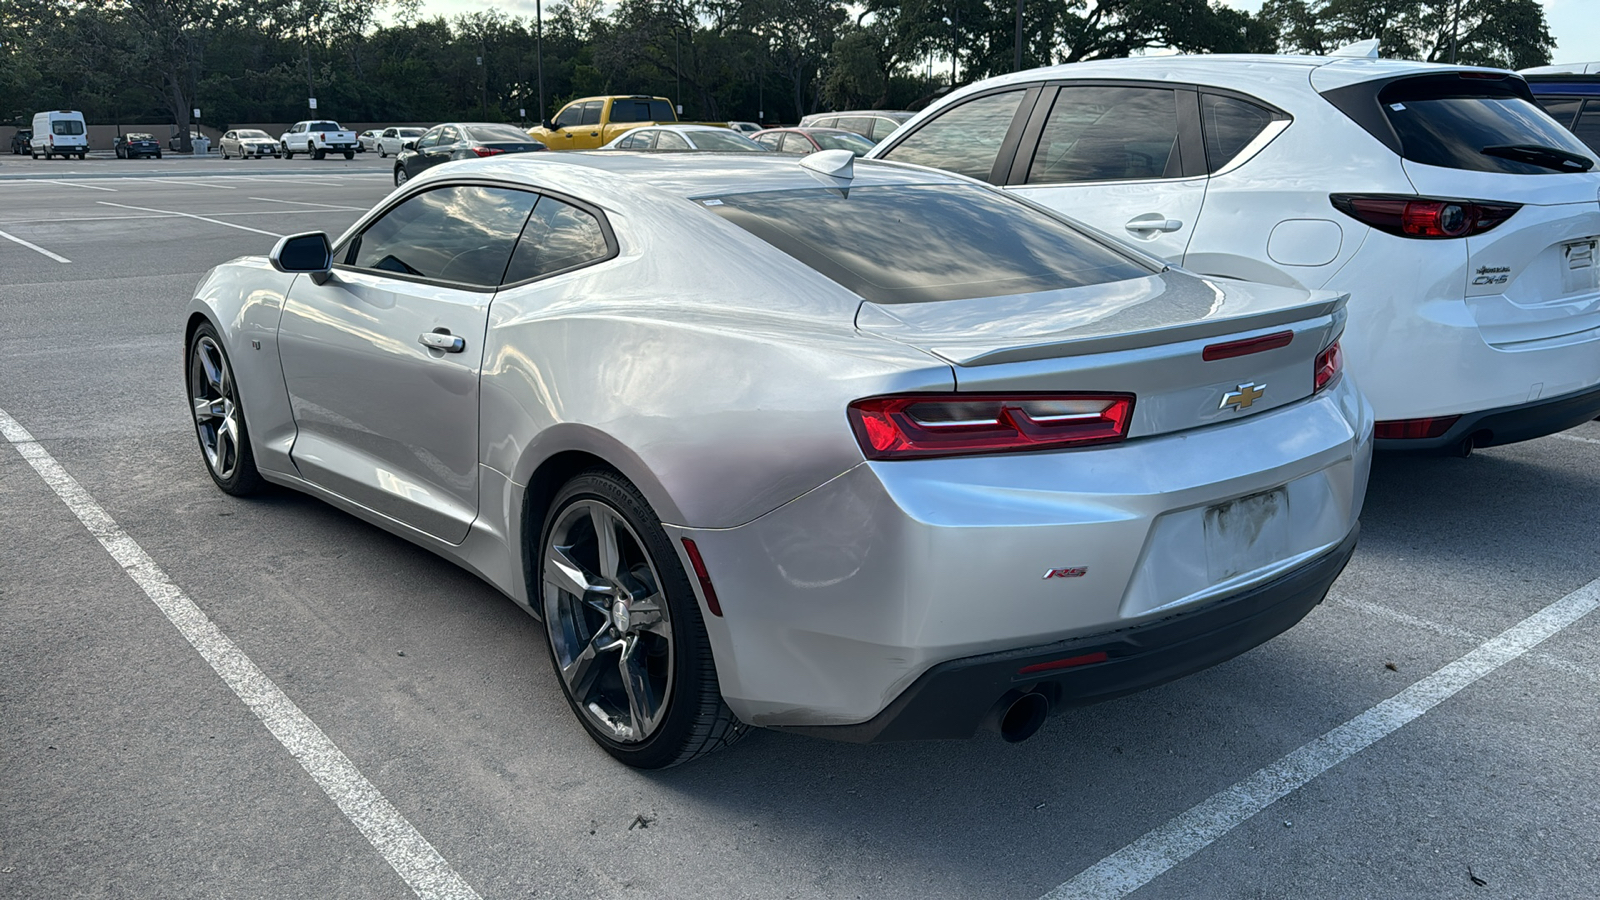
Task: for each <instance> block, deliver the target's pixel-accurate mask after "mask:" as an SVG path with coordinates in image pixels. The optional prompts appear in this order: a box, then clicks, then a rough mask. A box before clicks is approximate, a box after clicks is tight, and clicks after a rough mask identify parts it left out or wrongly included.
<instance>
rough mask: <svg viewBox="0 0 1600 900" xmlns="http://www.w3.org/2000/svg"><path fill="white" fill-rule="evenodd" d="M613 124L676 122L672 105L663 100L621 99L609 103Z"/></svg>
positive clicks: (676, 118)
mask: <svg viewBox="0 0 1600 900" xmlns="http://www.w3.org/2000/svg"><path fill="white" fill-rule="evenodd" d="M611 121H613V122H676V121H678V117H677V116H676V115H674V114H673V112H672V104H670V103H668V102H667V101H665V100H649V99H638V100H636V99H633V98H631V97H629V98H623V99H620V100H613V101H611Z"/></svg>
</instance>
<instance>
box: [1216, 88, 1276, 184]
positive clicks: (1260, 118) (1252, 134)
mask: <svg viewBox="0 0 1600 900" xmlns="http://www.w3.org/2000/svg"><path fill="white" fill-rule="evenodd" d="M1277 118H1279V115H1278V114H1277V113H1275V112H1273V111H1272V110H1270V109H1267V108H1266V107H1264V106H1260V105H1257V104H1255V103H1251V102H1250V101H1248V100H1240V99H1239V98H1237V97H1223V96H1221V95H1218V94H1202V95H1201V97H1200V127H1201V128H1202V129H1204V130H1205V133H1206V171H1208V172H1215V171H1217V170H1218V169H1220V168H1222V167H1223V166H1225V165H1227V164H1228V163H1230V162H1232V161H1233V158H1234V157H1236V156H1238V155H1239V151H1241V150H1243V149H1244V148H1245V147H1246V146H1248V145H1249V144H1250V142H1251V141H1253V140H1255V139H1256V135H1258V134H1260V133H1261V132H1262V131H1264V130H1265V129H1266V127H1267V126H1268V125H1271V124H1272V122H1273V120H1275V119H1277Z"/></svg>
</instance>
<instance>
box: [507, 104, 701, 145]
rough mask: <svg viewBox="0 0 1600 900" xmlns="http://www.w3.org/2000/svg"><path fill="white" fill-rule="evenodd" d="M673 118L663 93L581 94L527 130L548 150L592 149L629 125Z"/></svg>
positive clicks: (650, 123) (608, 140) (635, 125)
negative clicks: (613, 95)
mask: <svg viewBox="0 0 1600 900" xmlns="http://www.w3.org/2000/svg"><path fill="white" fill-rule="evenodd" d="M677 121H678V116H677V114H676V113H675V112H674V111H673V109H672V101H670V100H668V99H667V98H665V97H645V96H638V95H634V96H627V97H620V96H619V97H584V98H583V99H581V100H574V101H572V102H571V103H568V104H567V105H566V106H563V107H561V112H558V113H556V117H555V120H554V121H547V122H545V123H544V124H543V125H540V126H536V127H534V128H530V129H528V134H529V135H530V136H532V137H533V138H534V139H535V140H537V141H540V142H541V143H543V144H544V145H545V146H546V147H548V148H550V149H551V150H593V149H595V148H596V147H603V146H605V145H606V144H608V143H610V142H611V140H612V139H613V138H615V137H616V136H617V135H619V134H622V133H623V132H625V131H628V130H629V129H633V128H638V127H640V126H642V125H670V124H672V123H674V122H677Z"/></svg>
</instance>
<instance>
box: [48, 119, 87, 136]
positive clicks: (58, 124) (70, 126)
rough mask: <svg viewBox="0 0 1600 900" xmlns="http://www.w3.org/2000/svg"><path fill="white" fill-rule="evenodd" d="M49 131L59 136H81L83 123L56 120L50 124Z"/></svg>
mask: <svg viewBox="0 0 1600 900" xmlns="http://www.w3.org/2000/svg"><path fill="white" fill-rule="evenodd" d="M50 131H51V132H53V133H55V134H61V135H72V134H83V123H82V122H79V121H77V120H76V119H58V120H56V121H54V122H51V123H50Z"/></svg>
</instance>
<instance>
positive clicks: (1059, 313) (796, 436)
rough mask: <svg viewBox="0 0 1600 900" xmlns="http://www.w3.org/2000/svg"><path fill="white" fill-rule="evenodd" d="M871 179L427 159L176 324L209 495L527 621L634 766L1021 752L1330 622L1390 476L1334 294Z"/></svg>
mask: <svg viewBox="0 0 1600 900" xmlns="http://www.w3.org/2000/svg"><path fill="white" fill-rule="evenodd" d="M852 160H853V157H852V155H851V154H850V153H849V151H826V152H823V153H818V154H815V155H813V156H810V157H807V158H804V159H801V160H796V159H795V158H793V157H784V156H780V155H778V154H766V153H751V154H748V155H744V156H704V157H701V156H695V155H671V154H668V155H654V154H627V153H562V154H554V153H538V154H524V155H519V156H500V157H492V158H488V159H483V160H472V161H466V162H457V163H446V164H443V165H440V166H437V167H435V168H432V169H430V170H428V171H427V172H426V173H424V174H422V175H420V176H418V177H417V178H416V179H414V180H411V181H408V182H407V183H406V184H405V185H404V186H403V187H402V188H400V189H398V190H396V191H395V192H394V193H393V194H391V195H390V196H389V197H387V198H386V199H384V200H383V201H382V202H381V203H380V204H379V205H378V206H377V207H376V208H374V209H373V210H371V211H370V212H369V213H367V214H366V215H364V216H363V217H362V218H361V219H360V220H358V221H357V222H356V223H355V224H354V225H353V226H351V228H350V229H349V230H348V231H346V232H345V233H344V234H343V235H342V236H339V237H337V238H335V239H333V240H331V241H330V240H329V239H328V237H327V236H325V235H323V234H320V233H316V234H305V235H296V236H292V237H288V238H284V239H283V240H281V241H280V242H279V243H278V245H277V246H276V247H275V248H274V249H273V251H272V253H271V254H270V255H269V256H267V257H265V258H262V257H253V258H250V257H247V258H242V259H238V260H234V261H232V262H229V263H226V264H223V265H221V266H219V267H217V268H216V269H214V270H212V271H211V273H210V274H208V275H207V276H206V278H205V279H204V280H203V281H202V282H201V283H200V285H199V286H198V288H197V289H196V291H195V295H194V297H195V299H194V301H193V303H192V305H191V306H190V308H189V312H188V319H187V322H186V323H185V325H186V327H185V340H186V352H187V357H186V358H187V366H186V373H187V388H188V394H189V399H190V401H191V406H192V409H193V411H194V425H195V428H196V431H197V434H198V437H199V446H200V449H201V451H202V453H203V456H204V459H205V462H206V465H207V467H208V469H209V472H210V474H211V477H212V478H213V479H214V480H215V482H216V484H217V485H218V486H219V487H220V488H221V489H222V490H224V491H227V492H228V493H231V494H248V493H250V492H251V491H253V490H254V489H256V488H257V487H259V486H260V485H261V483H262V482H263V481H269V482H274V483H277V484H281V485H287V486H290V487H293V488H295V489H298V490H301V491H305V492H307V493H309V494H312V495H314V496H317V497H320V498H322V499H324V500H325V501H327V502H329V503H331V504H333V505H335V506H337V507H339V508H340V509H343V510H346V511H348V512H349V513H351V514H353V515H356V516H359V517H360V518H363V519H365V520H367V521H369V522H372V523H374V524H376V525H378V526H379V527H381V528H384V529H386V530H389V531H392V532H394V533H396V534H398V535H401V536H403V537H405V538H406V539H408V540H410V541H412V542H414V543H416V544H418V545H420V546H422V547H425V548H427V549H429V550H432V551H434V552H436V553H438V554H440V555H441V556H444V557H446V558H447V559H450V560H453V561H455V562H456V563H458V564H460V565H462V566H464V567H466V568H467V569H469V570H471V571H473V572H475V573H476V574H478V575H479V576H481V577H482V578H484V579H485V580H486V581H488V582H489V583H491V584H493V585H494V586H495V587H497V588H499V589H500V590H502V591H504V592H505V593H506V594H507V595H508V596H510V597H511V598H512V599H513V600H514V601H516V602H517V603H518V604H520V605H521V606H523V607H524V608H525V609H527V610H528V611H529V612H530V613H532V614H533V615H535V616H537V617H539V618H540V619H541V620H542V621H543V623H544V626H545V632H546V636H547V638H548V646H549V653H550V657H551V659H552V663H553V665H554V667H555V671H556V673H557V674H558V676H559V678H558V680H559V683H560V684H561V686H562V689H563V690H564V691H565V693H566V696H567V699H568V701H569V702H570V705H571V707H572V709H573V711H574V713H575V714H576V716H577V719H578V721H579V722H581V723H582V725H583V727H584V728H585V729H587V731H588V733H589V734H590V735H591V736H592V737H593V738H594V740H595V741H596V742H598V743H599V744H600V745H601V746H602V747H603V748H604V749H605V750H606V751H608V752H610V753H611V754H612V755H613V756H615V757H616V758H617V759H620V760H622V761H623V762H626V763H628V764H630V765H634V766H641V767H660V766H668V765H673V764H676V763H680V762H683V761H685V760H688V759H692V758H694V757H696V756H698V755H700V754H702V753H705V752H708V751H710V750H713V749H716V748H718V747H721V746H724V745H726V744H728V743H729V742H731V741H733V740H734V739H736V738H737V737H739V736H740V735H741V734H742V733H743V732H744V731H745V729H746V728H747V727H748V726H767V727H773V728H783V729H788V730H793V731H799V732H804V733H808V734H813V735H817V736H822V737H831V738H837V739H842V740H848V741H874V740H906V739H914V738H950V737H966V736H970V735H971V734H972V733H973V732H974V730H975V729H977V728H979V727H980V726H982V725H985V724H988V725H989V726H991V727H994V728H996V729H998V730H999V731H1000V732H1001V733H1002V734H1003V735H1004V736H1005V737H1006V738H1007V739H1010V740H1021V739H1023V738H1026V737H1028V736H1029V735H1031V734H1032V733H1033V732H1034V731H1036V730H1037V729H1038V728H1039V726H1040V724H1041V723H1042V721H1043V719H1044V717H1045V715H1046V714H1047V712H1048V711H1049V710H1050V709H1052V708H1060V707H1064V706H1070V705H1074V704H1082V703H1090V702H1094V701H1096V700H1099V699H1103V698H1106V697H1110V696H1115V695H1118V694H1122V693H1126V692H1129V691H1134V690H1138V689H1141V688H1144V687H1148V686H1151V685H1155V684H1159V683H1162V682H1164V681H1167V680H1170V679H1172V678H1176V677H1179V676H1181V675H1184V674H1186V673H1189V672H1193V671H1196V670H1198V669H1201V668H1204V667H1207V666H1210V665H1212V664H1214V663H1217V662H1220V661H1222V660H1224V659H1227V658H1229V657H1231V656H1233V655H1235V654H1238V653H1241V652H1243V651H1244V650H1247V649H1249V648H1250V647H1253V646H1255V645H1257V644H1259V643H1261V642H1262V641H1265V640H1267V639H1269V638H1271V637H1272V636H1273V635H1276V634H1278V633H1279V632H1281V631H1283V630H1284V629H1287V628H1289V627H1290V626H1292V625H1293V624H1294V623H1295V622H1297V621H1298V620H1299V619H1300V618H1301V617H1302V616H1304V615H1305V614H1306V612H1307V611H1308V610H1310V609H1311V607H1313V606H1314V605H1316V604H1317V603H1318V602H1319V601H1320V600H1321V599H1322V598H1323V596H1324V594H1325V593H1326V591H1327V589H1328V586H1329V585H1330V584H1331V583H1332V581H1333V580H1334V578H1335V577H1336V576H1337V575H1338V574H1339V572H1340V571H1341V570H1342V569H1343V567H1344V565H1345V562H1346V560H1347V559H1348V558H1349V556H1350V554H1351V552H1352V550H1353V548H1354V544H1355V541H1356V535H1357V517H1358V515H1359V513H1360V510H1361V500H1362V495H1363V493H1364V491H1365V488H1366V481H1367V471H1368V465H1369V461H1370V454H1371V435H1372V414H1371V409H1370V407H1369V406H1368V405H1367V403H1366V401H1365V400H1364V399H1363V397H1362V395H1361V394H1360V392H1359V391H1358V390H1357V389H1356V387H1355V385H1354V384H1352V382H1351V381H1350V379H1348V378H1346V377H1343V376H1342V375H1341V373H1340V355H1339V344H1338V337H1339V334H1340V329H1341V328H1342V327H1343V323H1344V321H1345V311H1344V303H1345V297H1344V296H1343V295H1338V294H1331V293H1326V292H1307V291H1303V290H1298V289H1290V288H1282V287H1272V286H1265V285H1255V284H1250V283H1246V282H1238V281H1208V280H1204V279H1201V278H1198V277H1195V276H1193V275H1190V274H1187V273H1185V272H1182V271H1180V270H1177V269H1172V268H1169V267H1167V266H1165V265H1163V264H1161V263H1160V262H1158V261H1156V260H1155V259H1153V258H1151V257H1148V256H1145V255H1144V254H1142V253H1140V252H1139V251H1137V250H1134V249H1132V248H1129V247H1126V246H1123V245H1121V244H1118V243H1115V242H1113V241H1112V240H1111V239H1109V238H1107V237H1106V236H1104V235H1101V234H1098V233H1096V232H1092V231H1090V230H1088V229H1085V228H1083V227H1081V226H1078V225H1076V224H1074V223H1073V222H1071V221H1069V220H1067V219H1064V218H1062V217H1060V216H1059V215H1058V214H1055V213H1052V212H1050V211H1048V210H1045V209H1043V208H1041V207H1038V206H1034V205H1032V204H1030V203H1028V202H1026V201H1024V200H1020V199H1017V198H1015V197H1012V196H1009V195H1007V194H1005V193H1003V192H1001V191H999V190H997V189H995V188H992V187H989V186H987V185H983V184H979V183H976V182H973V181H971V180H968V179H965V178H962V177H960V176H955V175H949V174H945V173H940V172H936V171H933V170H928V169H922V168H918V167H912V166H903V165H897V164H890V163H873V162H854V163H853V162H852ZM751 285H762V286H763V287H762V289H760V290H751V288H750V286H751Z"/></svg>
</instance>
